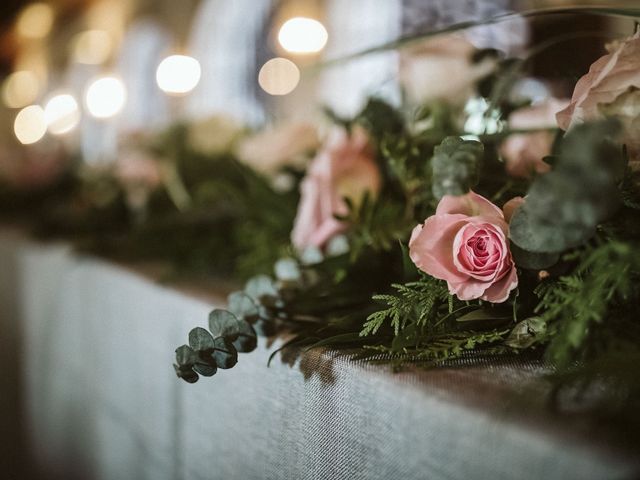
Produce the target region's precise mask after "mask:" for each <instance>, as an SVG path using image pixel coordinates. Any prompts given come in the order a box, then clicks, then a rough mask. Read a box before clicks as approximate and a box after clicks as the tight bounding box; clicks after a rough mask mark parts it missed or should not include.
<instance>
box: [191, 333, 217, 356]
mask: <svg viewBox="0 0 640 480" xmlns="http://www.w3.org/2000/svg"><path fill="white" fill-rule="evenodd" d="M189 346H190V347H191V348H192V349H193V350H196V351H199V350H211V349H213V337H212V336H211V334H210V333H209V332H207V331H206V330H205V329H204V328H201V327H196V328H194V329H193V330H191V331H190V332H189Z"/></svg>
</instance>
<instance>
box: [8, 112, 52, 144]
mask: <svg viewBox="0 0 640 480" xmlns="http://www.w3.org/2000/svg"><path fill="white" fill-rule="evenodd" d="M13 131H14V133H15V134H16V138H17V139H18V141H19V142H20V143H22V144H24V145H30V144H32V143H36V142H37V141H38V140H40V139H41V138H42V137H43V136H44V134H45V133H46V132H47V122H46V121H45V119H44V110H42V108H41V107H40V106H38V105H29V106H28V107H25V108H23V109H22V110H20V111H19V112H18V115H17V116H16V119H15V121H14V122H13Z"/></svg>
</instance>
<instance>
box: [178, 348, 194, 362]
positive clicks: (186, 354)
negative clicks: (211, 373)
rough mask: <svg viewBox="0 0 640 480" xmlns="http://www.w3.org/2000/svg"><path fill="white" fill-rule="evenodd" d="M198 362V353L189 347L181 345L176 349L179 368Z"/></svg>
mask: <svg viewBox="0 0 640 480" xmlns="http://www.w3.org/2000/svg"><path fill="white" fill-rule="evenodd" d="M195 360H196V353H195V352H194V351H193V349H192V348H191V347H190V346H189V345H181V346H180V347H178V348H177V349H176V362H177V363H178V365H179V366H181V367H182V366H186V365H192V364H193V362H194V361H195Z"/></svg>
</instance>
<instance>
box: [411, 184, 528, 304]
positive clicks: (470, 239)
mask: <svg viewBox="0 0 640 480" xmlns="http://www.w3.org/2000/svg"><path fill="white" fill-rule="evenodd" d="M508 231H509V227H508V225H507V222H505V219H504V215H503V214H502V211H501V210H500V209H499V208H498V207H496V206H495V205H494V204H493V203H491V202H490V201H489V200H487V199H486V198H484V197H481V196H480V195H478V194H477V193H474V192H469V193H467V194H466V195H462V196H459V197H455V196H451V195H445V196H444V197H442V200H440V203H439V204H438V208H437V209H436V213H435V215H433V216H431V217H429V218H427V220H426V221H425V222H424V225H418V226H417V227H416V228H415V229H414V230H413V233H412V234H411V240H410V241H409V255H410V256H411V260H413V263H415V264H416V266H417V267H418V268H419V269H420V270H422V271H423V272H425V273H428V274H429V275H431V276H433V277H435V278H439V279H441V280H446V282H447V284H448V285H449V292H451V294H452V295H456V296H457V297H458V298H459V299H460V300H473V299H476V298H480V299H482V300H486V301H488V302H492V303H501V302H504V301H505V300H507V298H509V293H510V292H511V291H512V290H513V289H514V288H516V286H517V285H518V276H517V273H516V266H515V263H514V262H513V259H512V258H511V252H510V251H509V240H508Z"/></svg>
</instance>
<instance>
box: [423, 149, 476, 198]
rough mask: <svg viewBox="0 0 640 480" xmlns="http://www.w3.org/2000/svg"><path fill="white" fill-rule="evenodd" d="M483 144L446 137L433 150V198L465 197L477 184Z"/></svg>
mask: <svg viewBox="0 0 640 480" xmlns="http://www.w3.org/2000/svg"><path fill="white" fill-rule="evenodd" d="M483 156H484V145H483V144H482V143H481V142H478V141H475V140H463V139H462V138H460V137H447V138H445V139H444V140H443V141H442V143H441V144H440V145H438V146H437V147H436V148H435V149H434V151H433V159H432V160H431V166H432V168H433V184H432V190H433V195H434V196H435V198H436V199H437V200H439V199H441V198H442V197H444V196H445V195H464V194H465V193H467V192H468V191H469V190H470V189H471V188H473V187H474V186H476V185H477V183H478V181H479V178H480V167H481V164H482V157H483Z"/></svg>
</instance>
